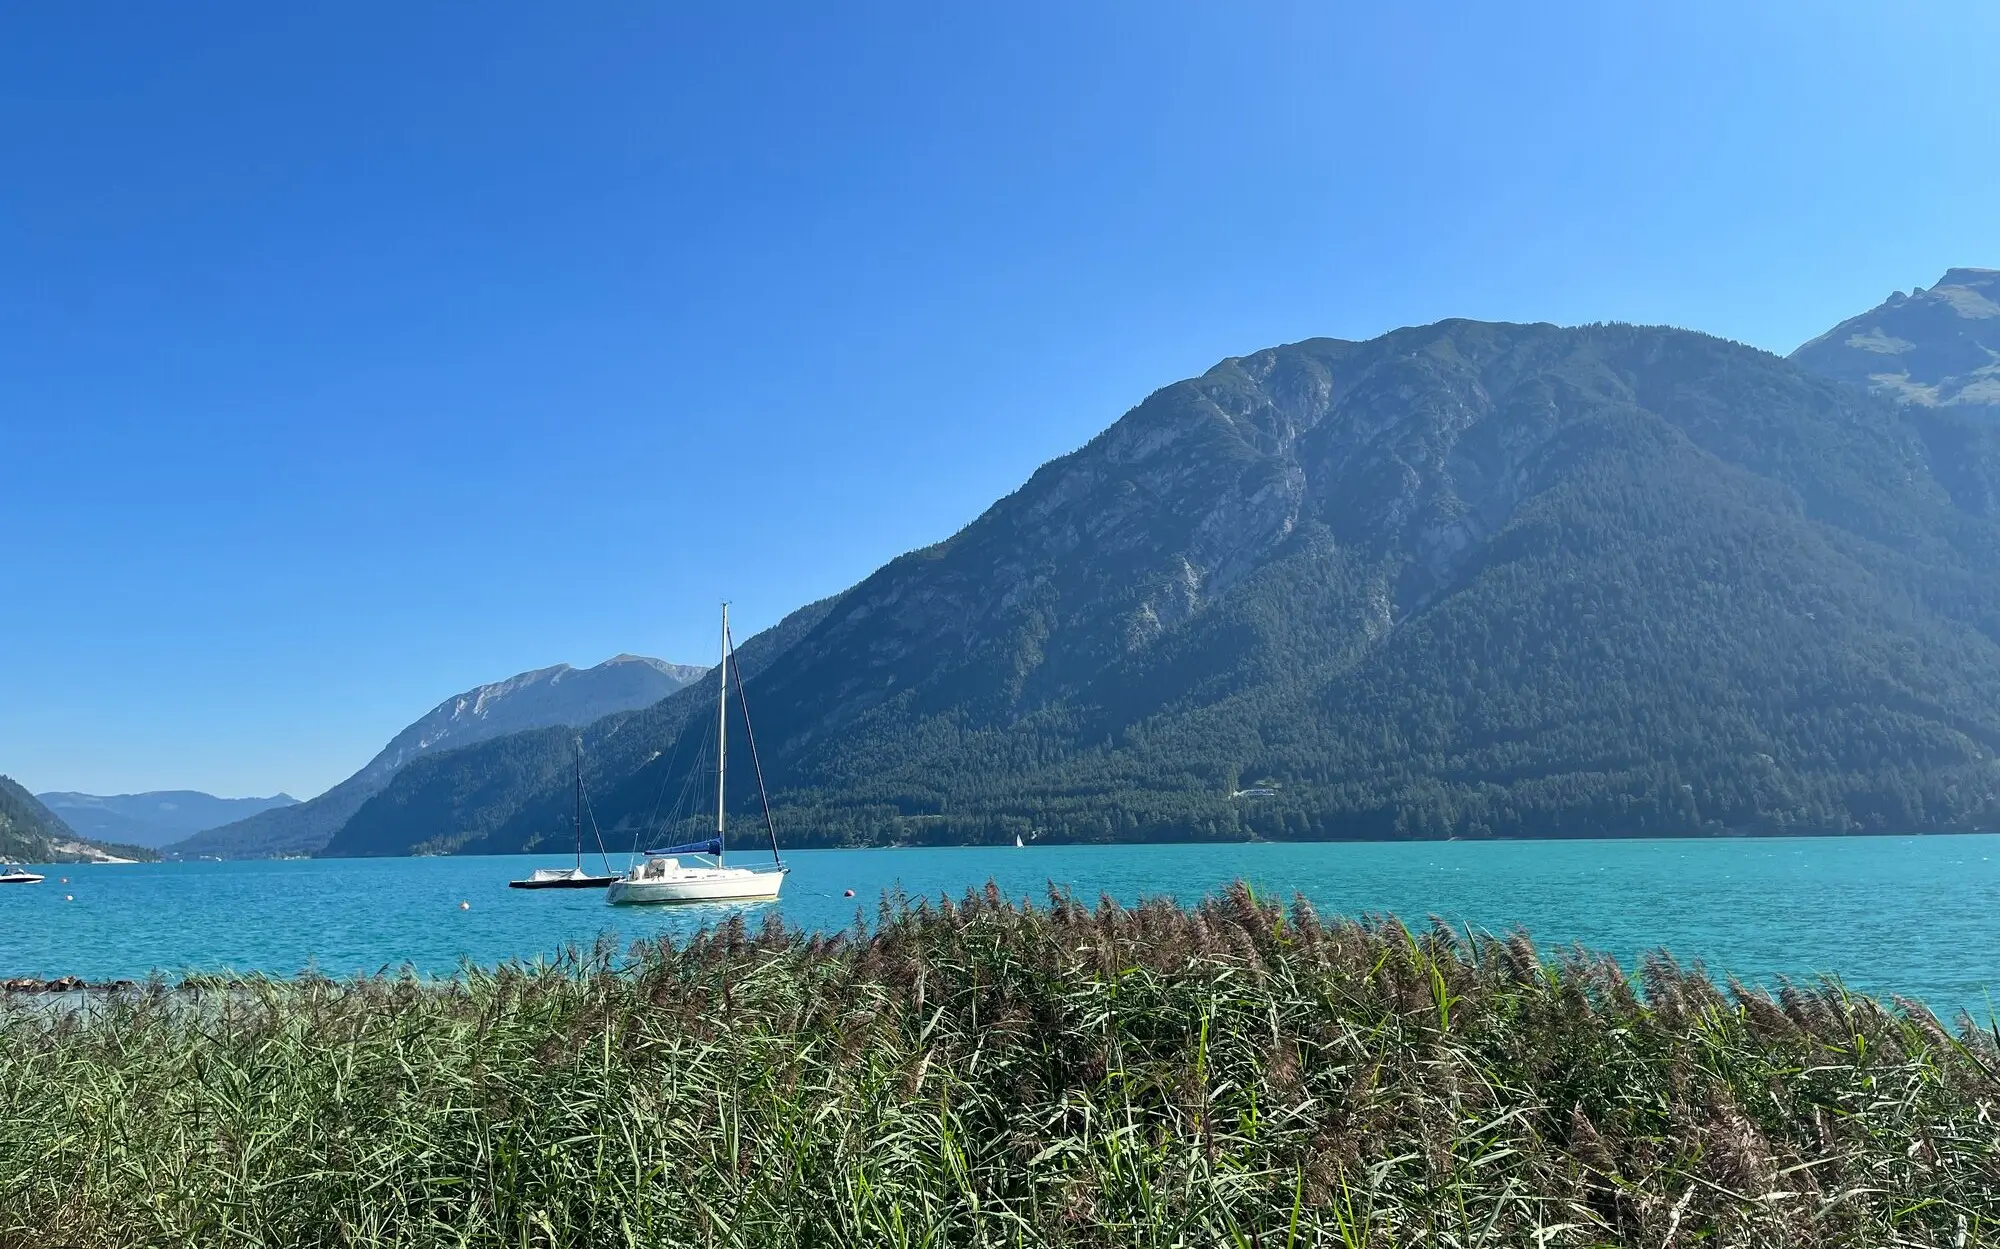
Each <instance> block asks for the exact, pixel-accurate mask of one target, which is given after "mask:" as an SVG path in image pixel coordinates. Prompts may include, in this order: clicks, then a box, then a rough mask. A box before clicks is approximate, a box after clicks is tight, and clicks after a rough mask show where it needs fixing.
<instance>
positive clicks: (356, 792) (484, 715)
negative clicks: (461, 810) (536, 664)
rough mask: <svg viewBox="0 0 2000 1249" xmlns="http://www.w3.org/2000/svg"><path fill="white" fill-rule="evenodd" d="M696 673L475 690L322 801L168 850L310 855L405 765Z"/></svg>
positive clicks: (641, 696) (605, 672) (622, 704)
mask: <svg viewBox="0 0 2000 1249" xmlns="http://www.w3.org/2000/svg"><path fill="white" fill-rule="evenodd" d="M704 671H705V670H704V669H702V668H698V667H694V666H692V665H689V664H670V663H667V662H665V661H663V660H658V659H649V658H646V657H645V656H642V655H619V656H616V657H614V658H612V659H607V660H605V661H604V662H603V663H601V664H598V665H597V666H596V667H593V668H572V667H571V666H570V665H568V664H557V665H556V666H554V667H552V668H537V669H535V670H534V671H532V672H523V673H520V674H518V675H516V676H512V677H509V678H507V679H506V680H504V681H495V682H492V683H491V684H487V685H481V686H477V687H475V688H473V689H469V690H467V691H465V692H464V693H463V694H457V695H454V696H453V697H451V698H447V699H445V700H444V701H443V702H441V703H439V704H438V705H437V706H435V707H433V708H431V710H430V711H429V712H428V713H426V714H425V715H424V716H423V717H422V718H420V719H419V720H417V721H416V722H415V723H414V724H411V725H410V726H409V727H408V728H405V729H404V730H403V731H402V732H400V733H398V734H396V736H395V737H394V738H392V739H391V740H390V742H389V744H388V745H387V746H384V747H383V748H382V750H381V751H380V752H379V753H377V754H376V756H375V757H374V758H373V759H371V760H369V761H368V764H367V766H365V767H363V768H362V769H361V770H360V771H359V772H356V773H355V774H354V775H353V776H350V777H348V778H347V779H346V780H344V781H342V782H341V783H340V784H338V785H336V786H334V787H333V788H332V789H330V790H328V791H327V792H326V793H324V794H321V795H319V796H318V797H316V798H313V799H311V800H310V801H307V802H303V803H299V804H297V805H296V806H287V807H284V808H281V809H275V810H269V811H264V812H261V813H259V814H256V815H252V816H249V817H248V818H245V819H240V820H237V821H235V822H234V823H230V824H225V825H222V826H220V827H217V828H213V829H209V830H207V831H205V832H201V833H198V834H195V835H194V836H192V837H188V838H186V839H184V840H181V841H178V842H176V843H174V844H173V845H171V846H170V847H169V849H170V851H171V852H172V853H175V854H179V855H182V856H184V857H190V858H192V857H197V856H200V855H214V856H216V857H218V858H239V857H253V856H271V855H292V854H311V853H313V852H314V851H317V850H319V849H320V848H322V847H323V846H325V845H326V843H327V839H328V838H330V837H332V836H333V834H334V833H335V831H337V830H338V829H339V828H340V826H341V825H342V824H344V823H346V822H347V820H348V819H349V818H350V817H351V816H352V815H353V814H354V812H355V811H356V810H358V809H359V808H360V806H361V804H362V803H364V802H366V801H367V800H368V799H369V798H371V797H373V796H374V795H375V794H376V793H378V792H380V791H381V789H382V787H383V786H385V785H387V784H388V783H389V781H390V779H391V778H392V777H394V776H395V775H396V773H397V772H399V771H401V770H402V769H403V768H404V767H406V766H407V765H408V764H409V763H410V762H411V761H412V760H414V759H417V758H420V757H422V756H424V755H426V754H434V753H437V752H439V751H447V750H455V749H458V748H460V747H463V746H468V745H471V744H474V743H477V742H482V741H488V740H491V739H493V738H496V737H504V736H506V735H507V734H510V733H518V732H522V731H524V730H530V729H540V728H547V727H551V726H557V725H567V726H571V727H574V726H577V725H583V724H589V723H591V722H592V721H595V720H599V719H602V718H603V717H605V716H608V715H613V714H615V713H618V712H622V711H630V710H633V709H635V708H639V707H645V706H648V705H650V704H652V703H656V702H658V701H660V700H661V699H663V698H665V697H666V696H667V695H669V694H671V693H673V692H674V691H675V690H678V689H680V688H682V687H683V686H685V685H687V684H688V683H689V682H691V681H694V680H696V679H697V678H699V677H700V676H701V674H702V673H703V672H704Z"/></svg>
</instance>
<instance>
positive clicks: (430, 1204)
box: [0, 886, 2000, 1249]
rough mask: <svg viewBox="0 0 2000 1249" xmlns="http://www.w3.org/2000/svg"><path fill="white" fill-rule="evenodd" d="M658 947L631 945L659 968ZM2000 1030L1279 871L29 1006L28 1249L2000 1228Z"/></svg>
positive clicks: (13, 1078) (0, 1082) (2, 1089)
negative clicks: (1480, 927)
mask: <svg viewBox="0 0 2000 1249" xmlns="http://www.w3.org/2000/svg"><path fill="white" fill-rule="evenodd" d="M614 963H620V964H622V965H619V966H614ZM1996 1073H2000V1036H1995V1035H1992V1034H1990V1033H1988V1032H1982V1031H1981V1030H1980V1029H1978V1028H1976V1027H1974V1026H1973V1025H1972V1024H1971V1022H1970V1021H1964V1020H1962V1021H1961V1023H1960V1026H1959V1028H1958V1030H1957V1032H1956V1034H1955V1035H1954V1033H1953V1032H1951V1031H1948V1030H1947V1029H1946V1028H1945V1027H1944V1026H1943V1025H1941V1024H1940V1023H1939V1022H1938V1021H1937V1020H1936V1019H1934V1018H1933V1017H1932V1016H1931V1015H1930V1014H1929V1013H1927V1012H1926V1011H1924V1010H1923V1009H1922V1008H1921V1007H1918V1006H1915V1005H1912V1004H1908V1003H1902V1004H1899V1005H1897V1006H1896V1007H1894V1008H1889V1007H1884V1006H1882V1005H1879V1004H1877V1003H1876V1002H1874V1001H1872V1000H1869V999H1866V998H1860V997H1856V996H1852V995H1850V994H1848V993H1846V992H1844V991H1843V990H1842V989H1841V988H1840V987H1839V986H1838V985H1832V984H1824V985H1818V986H1814V987H1810V988H1804V987H1794V988H1787V989H1785V990H1784V991H1783V992H1782V993H1780V994H1779V995H1778V996H1777V997H1776V998H1775V999H1773V998H1770V997H1766V996H1763V995H1761V994H1757V993H1753V992H1749V991H1746V990H1742V989H1740V988H1733V987H1732V988H1731V989H1729V990H1727V991H1725V990H1721V989H1718V988H1717V987H1716V986H1715V985H1713V984H1712V983H1711V982H1710V981H1709V980H1708V979H1707V978H1705V977H1704V976H1703V975H1701V974H1700V973H1699V972H1696V971H1689V970H1685V969H1682V968H1680V967H1678V966H1676V965H1675V964H1674V963H1673V962H1671V961H1670V960H1668V959H1666V958H1664V957H1660V958H1655V959H1652V960H1650V961H1648V962H1647V963H1646V964H1645V965H1644V967H1643V969H1642V971H1641V974H1640V975H1639V976H1638V977H1637V983H1634V982H1632V981H1629V980H1628V979H1627V978H1626V977H1625V976H1624V975H1623V974H1621V972H1620V970H1619V968H1618V967H1617V966H1616V964H1615V963H1613V962H1612V961H1611V960H1608V959H1604V958H1599V957H1594V956H1590V955H1586V954H1583V953H1577V952H1572V953H1568V954H1564V955H1560V956H1557V957H1553V958H1550V957H1546V956H1543V955H1540V954H1538V953H1537V952H1536V951H1535V950H1534V948H1533V947H1532V946H1531V945H1530V944H1529V942H1528V940H1527V939H1526V938H1525V937H1523V936H1515V937H1512V938H1509V939H1506V940H1501V939H1496V938H1491V937H1484V936H1467V935H1463V934H1456V933H1453V932H1451V931H1450V930H1448V929H1443V928H1432V929H1430V930H1427V931H1422V932H1414V933H1413V932H1411V931H1409V930H1408V929H1406V928H1405V927H1403V926H1402V925H1400V924H1398V923H1396V922H1394V921H1383V922H1374V923H1368V924H1358V923H1353V922H1346V921H1342V922H1325V921H1322V920H1320V919H1319V918H1317V917H1316V916H1315V915H1314V914H1313V912H1312V911H1311V910H1310V909H1309V908H1308V907H1307V906H1305V905H1304V904H1303V903H1298V904H1294V905H1293V906H1292V907H1291V908H1290V909H1289V910H1287V909H1285V908H1281V907H1278V906H1274V905H1271V904H1268V903H1264V902H1260V901H1258V900H1256V899H1254V898H1253V897H1252V896H1251V895H1250V894H1249V893H1248V891H1247V890H1244V889H1242V888H1240V887H1239V888H1238V889H1237V890H1235V891H1234V892H1232V893H1231V894H1229V895H1227V896H1225V897H1222V898H1219V899H1216V900H1213V901H1210V902H1208V903H1206V904H1204V905H1203V906H1201V907H1200V908H1199V909H1196V910H1192V911H1189V910H1182V909H1178V908H1176V907H1174V906H1171V905H1168V904H1164V903H1160V904H1148V905H1145V906H1142V907H1139V908H1136V909H1121V908H1119V907H1116V906H1114V905H1111V904H1110V903H1108V902H1107V903H1102V904H1100V905H1099V906H1098V907H1096V908H1095V909H1091V908H1088V907H1085V906H1082V905H1079V904H1078V903H1076V902H1074V901H1072V900H1070V899H1068V898H1066V897H1060V896H1058V897H1052V898H1051V900H1050V902H1049V904H1048V905H1047V906H1046V907H1035V908H1030V907H1028V906H1025V905H1021V904H1015V903H1011V902H1008V901H1006V900H1003V899H1001V898H1000V897H999V896H998V895H997V893H995V892H993V891H992V889H991V887H990V886H989V889H988V892H987V893H985V894H984V895H970V896H968V897H967V898H966V899H965V900H964V901H963V902H962V903H957V904H953V903H949V902H934V903H928V904H915V905H911V904H906V903H903V902H900V901H896V900H892V901H889V902H885V903H884V906H883V913H882V917H881V921H880V922H879V923H878V924H876V925H874V926H872V928H871V929H870V930H866V931H864V930H863V929H861V928H860V927H859V926H857V928H856V929H855V930H854V931H853V932H850V933H847V934H844V935H839V936H832V937H828V936H808V935H802V934H799V933H794V932H788V931H786V930H785V929H784V928H783V927H782V926H781V925H780V924H779V923H778V922H777V921H776V919H775V917H774V918H773V919H772V920H770V921H769V922H767V923H766V924H765V925H764V927H763V928H762V929H761V930H759V931H754V932H753V931H751V930H747V929H746V928H745V927H744V926H743V924H742V922H741V921H740V920H732V921H731V922H729V923H728V924H727V925H725V926H723V927H721V928H720V929H717V930H715V931H713V932H711V933H709V934H707V935H705V936H703V937H701V938H698V939H696V940H694V941H693V942H691V943H689V944H687V945H686V946H684V947H680V948H675V947H671V946H665V945H661V946H645V947H640V948H637V949H635V950H634V951H632V952H631V954H630V956H629V957H627V958H624V959H622V960H620V959H615V958H614V957H613V954H612V952H611V951H608V950H600V951H598V952H596V953H595V954H592V955H586V956H578V957H574V958H571V959H568V960H565V961H564V962H563V963H562V964H560V965H557V966H551V967H535V968H522V967H511V968H504V969H501V970H499V971H497V972H493V973H485V972H468V973H466V974H465V975H463V976H461V977H459V978H457V979H455V980H452V981H447V982H443V983H435V982H433V983H425V982H419V981H417V980H415V979H408V978H405V979H398V978H370V979H361V980H355V981H346V982H333V981H325V980H301V981H294V982H265V981H249V982H230V983H224V984H190V985H185V986H179V987H175V988H168V987H166V986H162V985H154V986H151V987H149V988H148V989H146V990H143V991H140V992H136V993H130V994H121V995H115V996H113V997H110V998H108V999H105V1000H103V1001H101V1002H96V1003H92V1004H91V1005H89V1006H88V1007H86V1008H83V1009H78V1010H58V1009H51V1008H50V1006H49V1003H48V1000H47V999H45V998H37V999H32V1000H29V999H23V1000H19V1001H16V1002H15V1003H13V1004H12V1005H10V1006H9V1007H7V1008H6V1011H5V1014H4V1016H0V1192H4V1193H5V1194H6V1196H7V1200H6V1201H5V1202H4V1203H0V1242H4V1243H6V1244H9V1245H14V1244H34V1245H46V1246H77V1247H82V1246H91V1247H95V1246H125V1245H147V1246H153V1245H173V1246H179V1245H190V1246H192V1245H202V1246H237V1245H241V1246H249V1245H268V1246H278V1245H286V1246H289V1245H328V1246H332V1245H342V1246H374V1245H400V1246H432V1245H436V1246H444V1245H454V1246H459V1245H469V1246H488V1245H490V1246H496V1247H497V1246H503V1245H505V1246H525V1245H662V1246H664V1245H718V1246H720V1245H799V1246H808V1245H810V1246H825V1245H854V1246H918V1245H926V1246H929V1245H1162V1246H1164V1245H1200V1246H1206V1245H1232V1246H1263V1247H1273V1246H1304V1245H1333V1246H1344V1247H1348V1249H1352V1247H1355V1246H1363V1245H1369V1246H1391V1245H1414V1244H1425V1245H1532V1244H1542V1245H1551V1246H1559V1245H1593V1244H1634V1245H1649V1246H1660V1245H1693V1244H1720V1245H1766V1244H1768V1245H1871V1246H1879V1245H1893V1244H1908V1245H1940V1246H1943V1245H1977V1244H1993V1243H2000V1126H1996V1125H2000V1074H1996Z"/></svg>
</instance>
